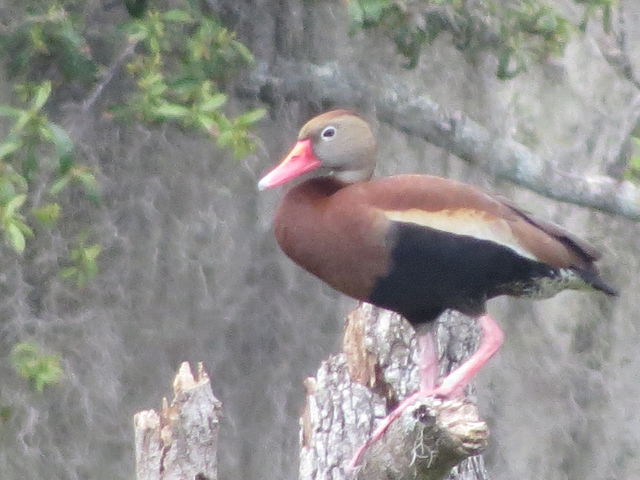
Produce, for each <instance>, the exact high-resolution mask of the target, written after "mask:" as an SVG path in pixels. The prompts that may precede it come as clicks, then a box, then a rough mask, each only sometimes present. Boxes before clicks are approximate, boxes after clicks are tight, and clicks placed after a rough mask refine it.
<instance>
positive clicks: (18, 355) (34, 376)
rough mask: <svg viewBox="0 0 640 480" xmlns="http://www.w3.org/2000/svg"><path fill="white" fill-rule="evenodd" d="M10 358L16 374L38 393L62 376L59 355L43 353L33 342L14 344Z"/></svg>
mask: <svg viewBox="0 0 640 480" xmlns="http://www.w3.org/2000/svg"><path fill="white" fill-rule="evenodd" d="M10 359H11V365H12V366H13V368H14V369H15V371H16V372H17V373H18V375H20V376H21V377H22V378H24V379H26V380H28V381H29V383H30V384H31V386H32V388H33V389H34V390H35V391H36V392H38V393H42V391H43V390H44V389H45V387H47V386H50V385H55V384H56V383H58V382H59V381H60V378H61V377H62V373H63V370H62V367H61V366H60V356H59V355H52V354H47V353H45V352H44V351H43V350H42V348H41V347H40V346H39V345H38V344H36V343H35V342H21V343H18V344H16V345H15V346H14V347H13V349H12V350H11V356H10ZM5 413H6V414H7V415H8V413H7V412H5Z"/></svg>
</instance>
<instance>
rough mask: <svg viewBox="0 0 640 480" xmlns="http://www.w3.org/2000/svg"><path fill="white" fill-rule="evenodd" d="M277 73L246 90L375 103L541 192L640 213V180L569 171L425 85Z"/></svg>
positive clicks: (318, 71)
mask: <svg viewBox="0 0 640 480" xmlns="http://www.w3.org/2000/svg"><path fill="white" fill-rule="evenodd" d="M273 72H274V73H272V74H265V73H264V70H261V69H258V70H256V71H255V72H253V73H252V74H251V76H250V78H249V79H248V80H247V81H246V82H245V83H244V84H243V86H242V87H241V88H240V91H241V93H242V92H244V93H249V94H251V95H259V96H260V97H261V98H262V99H263V100H265V101H268V102H273V101H275V99H277V98H280V99H282V98H284V99H290V98H304V99H306V100H308V101H315V102H317V103H318V104H329V105H342V106H344V105H353V106H358V105H360V106H363V107H365V106H366V108H373V109H375V112H376V115H377V117H378V119H379V120H381V121H383V122H386V123H388V124H390V125H392V126H394V127H395V128H397V129H399V130H401V131H403V132H405V133H408V134H410V135H413V136H417V137H420V138H423V139H424V140H426V141H428V142H430V143H432V144H434V145H436V146H438V147H441V148H443V149H445V150H447V151H448V152H451V153H452V154H454V155H456V156H457V157H459V158H461V159H462V160H465V161H467V162H469V163H472V164H475V165H477V166H479V167H480V168H482V169H483V170H486V171H488V172H490V173H491V174H493V175H495V176H496V177H499V178H503V179H506V180H509V181H511V182H513V183H515V184H518V185H521V186H523V187H525V188H528V189H530V190H532V191H534V192H536V193H539V194H541V195H544V196H546V197H549V198H553V199H556V200H560V201H563V202H568V203H572V204H575V205H581V206H584V207H590V208H593V209H596V210H600V211H602V212H607V213H613V214H615V215H620V216H623V217H626V218H628V219H631V220H634V221H640V188H638V187H637V186H636V185H634V184H633V183H631V182H629V181H626V180H620V179H618V178H613V177H609V176H607V175H592V176H585V175H584V174H583V172H579V173H577V174H573V173H569V172H563V171H560V170H558V169H557V168H555V167H554V166H553V164H552V162H550V161H549V160H546V159H543V158H541V157H540V156H538V155H536V154H535V153H534V152H532V151H531V150H530V149H529V148H527V147H526V146H525V145H523V144H521V143H519V142H517V141H515V140H513V139H511V138H506V137H505V138H502V137H498V136H496V135H495V134H493V133H491V132H490V131H489V130H488V129H486V128H485V127H484V126H482V125H480V124H479V123H477V122H475V121H473V120H472V119H470V118H469V117H467V116H465V115H464V114H463V113H461V112H447V111H446V110H445V109H443V108H442V107H441V106H440V105H438V104H437V103H435V102H434V101H433V100H431V99H430V98H429V97H427V96H426V95H424V93H423V92H420V93H415V92H410V91H407V89H406V88H404V86H403V88H402V89H399V88H398V86H397V82H395V81H394V78H393V77H391V76H387V75H384V74H383V73H381V72H377V73H376V77H375V78H376V81H375V83H374V82H372V83H370V84H367V83H366V82H363V81H362V74H358V73H357V72H352V71H350V69H349V68H347V67H342V66H338V65H337V64H333V63H332V64H325V65H313V64H303V63H300V62H298V63H296V64H289V63H286V62H283V63H281V64H280V65H279V66H278V67H275V68H274V70H273Z"/></svg>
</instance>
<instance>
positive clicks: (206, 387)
mask: <svg viewBox="0 0 640 480" xmlns="http://www.w3.org/2000/svg"><path fill="white" fill-rule="evenodd" d="M173 391H174V399H173V401H172V402H171V405H169V404H168V402H167V399H166V398H165V399H163V402H162V410H161V411H160V412H156V411H155V410H145V411H142V412H139V413H137V414H136V415H135V416H134V420H133V422H134V428H135V447H136V478H137V479H138V480H182V479H190V480H191V479H193V480H215V479H217V478H218V472H217V469H218V462H217V449H218V430H219V423H220V416H221V415H220V412H221V409H222V404H221V403H220V401H218V399H216V397H215V396H214V395H213V392H212V390H211V384H210V382H209V377H208V375H207V374H206V372H205V371H204V368H203V366H202V363H199V364H198V372H197V376H196V378H194V377H193V374H192V373H191V369H190V367H189V364H188V363H187V362H184V363H183V364H182V365H181V366H180V370H179V371H178V374H177V375H176V378H175V380H174V382H173Z"/></svg>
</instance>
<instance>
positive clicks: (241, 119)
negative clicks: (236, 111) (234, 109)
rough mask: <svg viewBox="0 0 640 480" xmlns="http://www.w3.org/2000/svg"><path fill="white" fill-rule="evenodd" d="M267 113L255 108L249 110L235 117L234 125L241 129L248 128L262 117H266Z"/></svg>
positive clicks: (262, 109)
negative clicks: (241, 127)
mask: <svg viewBox="0 0 640 480" xmlns="http://www.w3.org/2000/svg"><path fill="white" fill-rule="evenodd" d="M266 113H267V111H266V110H265V109H264V108H257V109H255V110H250V111H248V112H246V113H243V114H242V115H240V116H238V117H236V120H235V122H234V123H235V124H236V125H240V126H243V127H248V126H249V125H251V124H253V123H256V122H257V121H258V120H260V119H261V118H262V117H264V116H265V115H266Z"/></svg>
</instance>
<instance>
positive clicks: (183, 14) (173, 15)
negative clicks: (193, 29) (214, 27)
mask: <svg viewBox="0 0 640 480" xmlns="http://www.w3.org/2000/svg"><path fill="white" fill-rule="evenodd" d="M162 18H163V19H164V20H166V21H168V22H183V23H186V22H190V21H191V20H193V19H192V18H191V15H190V14H189V12H187V11H186V10H177V9H174V10H169V11H168V12H165V13H163V14H162Z"/></svg>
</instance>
